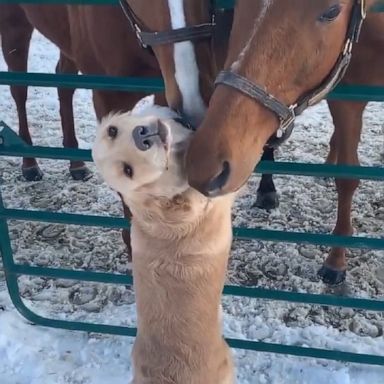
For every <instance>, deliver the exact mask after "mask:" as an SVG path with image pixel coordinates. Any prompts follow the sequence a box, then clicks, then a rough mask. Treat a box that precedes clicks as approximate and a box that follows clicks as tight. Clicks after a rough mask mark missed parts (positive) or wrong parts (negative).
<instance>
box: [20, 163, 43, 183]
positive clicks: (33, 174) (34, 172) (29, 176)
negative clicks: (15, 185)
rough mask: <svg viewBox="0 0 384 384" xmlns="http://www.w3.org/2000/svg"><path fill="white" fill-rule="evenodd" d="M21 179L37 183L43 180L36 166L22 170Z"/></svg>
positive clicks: (41, 173)
mask: <svg viewBox="0 0 384 384" xmlns="http://www.w3.org/2000/svg"><path fill="white" fill-rule="evenodd" d="M21 171H22V173H23V177H24V179H25V180H27V181H39V180H41V179H42V178H43V172H41V170H40V168H39V166H38V165H33V166H32V167H28V168H24V167H23V168H22V169H21Z"/></svg>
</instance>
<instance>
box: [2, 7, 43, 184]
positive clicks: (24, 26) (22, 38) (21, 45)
mask: <svg viewBox="0 0 384 384" xmlns="http://www.w3.org/2000/svg"><path fill="white" fill-rule="evenodd" d="M7 10H9V12H10V14H9V19H8V18H4V20H2V25H1V31H0V32H1V47H2V50H3V55H4V60H5V62H6V63H7V65H8V71H10V72H13V71H18V72H27V66H28V51H29V44H30V41H31V36H32V31H33V27H32V25H31V24H30V23H29V21H28V20H27V18H26V17H25V14H24V12H23V11H22V10H21V9H20V8H18V7H16V6H15V7H13V8H12V9H11V8H7ZM3 16H4V15H3ZM16 21H17V25H13V24H15V23H16ZM10 88H11V94H12V97H13V99H14V100H15V104H16V108H17V115H18V119H19V135H20V137H21V138H22V139H23V140H24V141H25V142H26V143H27V144H30V145H32V139H31V135H30V133H29V128H28V119H27V111H26V102H27V94H28V87H26V86H15V85H11V87H10ZM21 169H22V173H23V176H24V178H25V179H26V180H28V181H37V180H41V178H42V177H43V173H42V172H41V170H40V168H39V166H38V165H37V162H36V159H34V158H23V164H22V168H21Z"/></svg>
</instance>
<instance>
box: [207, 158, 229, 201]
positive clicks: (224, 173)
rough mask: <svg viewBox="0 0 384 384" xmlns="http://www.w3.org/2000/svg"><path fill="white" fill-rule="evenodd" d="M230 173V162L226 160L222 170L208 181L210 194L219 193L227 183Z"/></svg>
mask: <svg viewBox="0 0 384 384" xmlns="http://www.w3.org/2000/svg"><path fill="white" fill-rule="evenodd" d="M230 173H231V167H230V165H229V162H228V161H224V162H223V168H222V170H221V172H220V173H219V174H218V175H217V176H215V177H214V178H213V179H212V180H211V181H210V182H209V183H208V186H207V193H208V194H209V195H210V196H214V195H217V194H219V192H220V190H221V189H223V187H224V186H225V184H227V181H228V179H229V175H230Z"/></svg>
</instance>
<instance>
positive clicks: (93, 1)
mask: <svg viewBox="0 0 384 384" xmlns="http://www.w3.org/2000/svg"><path fill="white" fill-rule="evenodd" d="M21 3H23V4H76V5H118V0H0V4H21ZM235 3H236V0H216V8H221V9H232V8H233V7H234V5H235ZM371 11H372V12H384V4H376V5H374V6H373V8H372V9H371Z"/></svg>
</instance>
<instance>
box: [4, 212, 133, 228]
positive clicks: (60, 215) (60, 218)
mask: <svg viewBox="0 0 384 384" xmlns="http://www.w3.org/2000/svg"><path fill="white" fill-rule="evenodd" d="M4 218H5V219H11V220H20V221H37V222H43V223H57V224H73V225H83V226H89V227H105V228H116V229H117V228H118V229H120V228H129V222H128V220H127V219H124V218H121V217H110V216H93V215H80V214H75V213H64V212H48V211H28V210H22V209H3V210H0V219H4Z"/></svg>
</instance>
